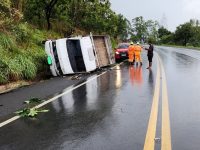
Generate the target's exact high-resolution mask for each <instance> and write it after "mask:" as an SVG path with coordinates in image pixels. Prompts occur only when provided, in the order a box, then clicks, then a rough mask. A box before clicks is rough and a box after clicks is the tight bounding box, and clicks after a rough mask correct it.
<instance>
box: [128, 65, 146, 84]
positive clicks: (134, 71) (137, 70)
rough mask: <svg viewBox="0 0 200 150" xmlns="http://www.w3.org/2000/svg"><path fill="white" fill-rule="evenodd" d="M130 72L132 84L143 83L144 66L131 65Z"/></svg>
mask: <svg viewBox="0 0 200 150" xmlns="http://www.w3.org/2000/svg"><path fill="white" fill-rule="evenodd" d="M129 74H130V79H131V82H132V84H134V82H135V83H137V84H139V85H141V84H142V82H143V78H142V67H141V66H140V67H134V66H130V67H129Z"/></svg>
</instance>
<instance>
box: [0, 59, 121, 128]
mask: <svg viewBox="0 0 200 150" xmlns="http://www.w3.org/2000/svg"><path fill="white" fill-rule="evenodd" d="M121 64H123V62H121V63H120V64H117V65H115V66H114V67H112V68H111V69H114V68H116V67H117V66H120V65H121ZM106 72H108V71H104V72H103V73H101V74H99V75H97V76H95V77H93V78H91V79H89V80H87V81H85V82H83V83H82V84H79V85H77V86H76V87H73V86H70V87H71V88H69V90H67V91H65V92H64V93H62V94H59V95H57V96H55V97H53V98H51V99H49V100H46V101H45V102H43V103H41V104H39V105H37V106H35V107H33V108H36V109H37V108H41V107H43V106H45V105H47V104H49V103H51V102H53V101H55V100H56V99H58V98H59V97H61V96H63V95H65V94H67V93H69V92H71V91H73V90H75V89H77V88H79V87H81V86H83V85H84V84H86V83H88V82H90V81H92V80H94V79H96V78H98V77H100V76H101V75H103V74H105V73H106ZM72 87H73V88H72ZM19 118H21V117H20V116H14V117H12V118H10V119H8V120H6V121H4V122H1V123H0V128H1V127H3V126H5V125H7V124H9V123H11V122H14V121H16V120H17V119H19Z"/></svg>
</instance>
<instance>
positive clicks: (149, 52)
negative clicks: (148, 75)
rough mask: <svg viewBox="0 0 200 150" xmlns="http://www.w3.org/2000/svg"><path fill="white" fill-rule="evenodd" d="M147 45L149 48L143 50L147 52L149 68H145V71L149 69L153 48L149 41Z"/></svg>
mask: <svg viewBox="0 0 200 150" xmlns="http://www.w3.org/2000/svg"><path fill="white" fill-rule="evenodd" d="M148 43H149V48H145V50H147V51H148V52H147V57H148V61H149V66H148V67H147V69H151V66H152V59H153V49H154V46H153V45H152V43H151V41H149V42H148Z"/></svg>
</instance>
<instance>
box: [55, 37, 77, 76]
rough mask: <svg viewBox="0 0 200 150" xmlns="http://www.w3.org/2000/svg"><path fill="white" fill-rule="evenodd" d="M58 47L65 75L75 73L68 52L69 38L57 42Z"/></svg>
mask: <svg viewBox="0 0 200 150" xmlns="http://www.w3.org/2000/svg"><path fill="white" fill-rule="evenodd" d="M56 47H57V52H58V58H59V62H60V66H61V70H62V72H63V74H72V73H74V72H73V70H72V67H71V64H70V61H69V56H68V52H67V38H64V39H59V40H56Z"/></svg>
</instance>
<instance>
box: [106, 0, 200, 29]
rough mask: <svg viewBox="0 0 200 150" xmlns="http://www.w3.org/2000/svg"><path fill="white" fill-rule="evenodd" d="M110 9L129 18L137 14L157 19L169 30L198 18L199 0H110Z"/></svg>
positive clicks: (199, 14) (199, 15) (199, 17)
mask: <svg viewBox="0 0 200 150" xmlns="http://www.w3.org/2000/svg"><path fill="white" fill-rule="evenodd" d="M110 2H111V7H112V9H113V10H114V11H115V12H117V13H121V14H123V15H124V16H125V17H126V18H127V19H129V20H131V19H133V18H135V17H138V16H143V17H144V18H145V19H152V20H157V21H158V22H159V23H161V24H163V25H165V26H166V27H167V28H168V29H169V30H171V31H174V30H175V29H176V27H177V26H178V25H180V24H183V23H185V22H187V21H189V20H190V19H199V20H200V0H110Z"/></svg>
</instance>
